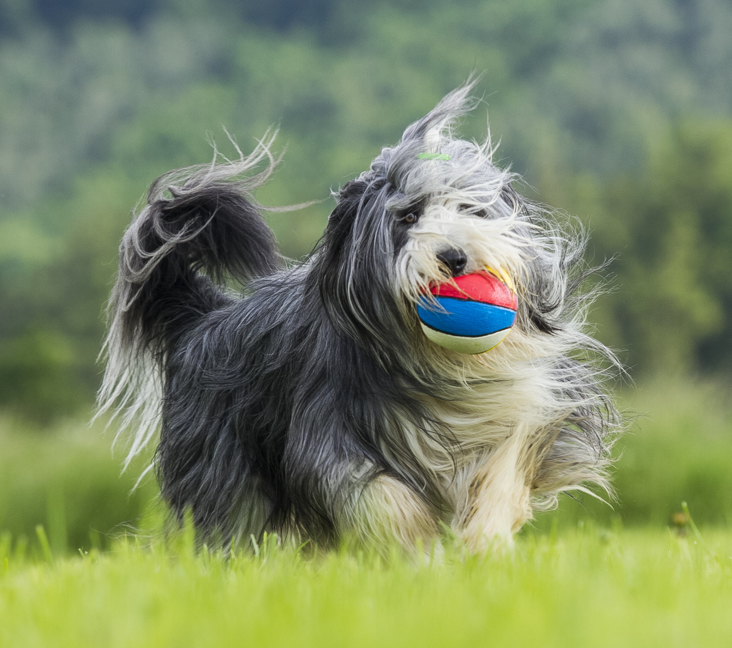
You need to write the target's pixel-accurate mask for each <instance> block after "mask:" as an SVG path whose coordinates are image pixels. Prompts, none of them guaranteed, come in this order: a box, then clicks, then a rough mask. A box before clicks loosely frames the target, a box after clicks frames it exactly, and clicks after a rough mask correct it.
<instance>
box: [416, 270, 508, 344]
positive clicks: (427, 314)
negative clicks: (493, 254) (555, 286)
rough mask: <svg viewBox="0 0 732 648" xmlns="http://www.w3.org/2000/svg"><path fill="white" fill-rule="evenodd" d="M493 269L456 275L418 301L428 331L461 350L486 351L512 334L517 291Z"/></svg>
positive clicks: (433, 337)
mask: <svg viewBox="0 0 732 648" xmlns="http://www.w3.org/2000/svg"><path fill="white" fill-rule="evenodd" d="M497 274H498V273H494V272H492V271H482V272H475V273H472V274H467V275H461V276H459V277H454V278H452V279H451V280H450V281H447V282H445V283H441V284H437V285H435V286H432V287H431V289H430V292H431V293H432V294H431V296H430V297H427V296H425V297H423V298H422V299H420V301H419V302H418V304H417V315H418V316H419V320H420V324H421V325H422V330H423V331H424V334H425V335H426V336H427V337H428V338H429V339H430V340H431V341H432V342H434V343H435V344H439V345H440V346H442V347H445V348H446V349H450V350H451V351H457V352H458V353H471V354H477V353H485V352H486V351H490V350H491V349H493V348H494V347H496V346H497V345H498V344H500V343H501V342H502V341H503V339H504V338H505V337H506V336H507V335H508V333H509V331H510V330H511V327H512V326H513V325H514V322H515V321H516V310H517V308H518V299H517V298H516V293H515V292H514V291H513V290H512V289H511V288H509V286H508V285H506V283H505V282H504V281H502V280H501V279H499V278H498V276H497Z"/></svg>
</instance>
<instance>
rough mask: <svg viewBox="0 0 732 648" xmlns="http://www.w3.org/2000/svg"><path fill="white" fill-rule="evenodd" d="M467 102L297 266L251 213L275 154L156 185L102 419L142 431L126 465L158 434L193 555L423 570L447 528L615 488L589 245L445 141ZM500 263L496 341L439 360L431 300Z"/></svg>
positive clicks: (129, 262) (460, 93) (121, 287)
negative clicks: (329, 554) (235, 544)
mask: <svg viewBox="0 0 732 648" xmlns="http://www.w3.org/2000/svg"><path fill="white" fill-rule="evenodd" d="M471 88H472V85H471V84H468V85H466V86H463V87H461V88H459V89H458V90H456V91H454V92H452V93H451V94H449V95H448V96H447V97H445V98H444V99H443V100H442V101H441V102H440V104H439V105H438V106H437V107H436V108H435V109H434V110H433V111H431V112H430V113H429V114H428V115H427V116H426V117H424V118H423V119H421V120H420V121H418V122H416V123H415V124H413V125H411V126H410V127H409V128H407V130H406V131H405V133H404V136H403V137H402V140H401V141H400V142H399V143H398V144H397V145H396V146H394V147H392V148H384V149H383V150H382V151H381V153H380V154H379V155H378V156H377V157H376V159H375V160H374V161H373V163H372V164H371V167H370V169H369V170H368V171H366V172H364V173H363V174H361V176H359V177H358V178H357V179H355V180H353V181H351V182H348V183H347V184H346V185H345V186H344V187H343V188H342V189H341V190H340V191H339V192H338V193H337V194H336V200H337V205H336V207H335V209H334V210H333V212H332V214H331V215H330V217H329V220H328V224H327V227H326V230H325V234H324V236H323V238H322V239H321V241H320V242H319V244H318V245H317V247H316V249H315V250H314V251H313V253H312V254H311V255H310V257H309V258H308V259H307V260H306V261H305V262H304V263H302V264H299V265H290V266H289V267H286V266H285V264H284V263H283V259H282V258H281V257H280V255H279V254H278V252H277V248H276V244H275V241H274V237H273V235H272V233H271V231H270V229H269V228H268V227H267V225H266V224H265V222H264V220H263V219H262V216H261V215H260V214H261V212H262V211H263V208H262V207H261V206H259V205H258V204H257V203H256V201H255V200H254V199H253V197H252V191H253V190H254V189H255V188H256V187H258V186H259V185H261V184H262V183H263V182H264V181H266V179H267V178H268V177H269V176H270V175H271V173H272V171H273V168H274V166H275V163H276V160H275V159H274V157H273V156H272V154H271V153H270V148H271V145H272V138H269V139H268V140H265V141H264V142H263V143H261V144H260V146H259V147H258V148H257V149H256V150H255V151H254V153H253V154H252V155H250V156H249V157H244V156H241V158H240V159H239V160H236V161H234V162H229V161H226V162H225V163H223V164H218V163H215V162H214V163H213V164H212V165H210V166H206V167H192V168H189V169H184V170H180V171H174V172H172V173H169V174H166V175H164V176H162V177H161V178H159V179H158V180H157V181H156V182H155V183H154V184H153V186H152V187H151V189H150V192H149V194H148V200H147V206H146V207H145V208H144V209H143V210H142V211H141V212H140V213H139V215H138V216H137V217H136V218H135V220H134V222H133V224H132V225H131V227H130V228H129V230H128V231H127V233H126V234H125V236H124V239H123V241H122V244H121V248H120V267H119V275H118V279H117V283H116V285H115V287H114V290H113V293H112V298H111V301H110V311H109V312H110V320H111V323H110V328H109V335H108V338H107V341H106V353H107V356H108V362H107V371H106V375H105V380H104V384H103V387H102V390H101V393H100V410H101V411H107V410H117V411H119V412H121V413H122V417H123V418H122V427H123V428H132V429H133V430H134V434H133V437H132V443H131V451H130V457H132V456H134V455H135V454H137V453H139V452H140V451H141V450H142V448H144V447H145V446H146V445H148V444H149V443H151V442H152V440H153V438H154V437H155V435H156V432H157V430H158V428H159V429H160V439H159V444H158V447H157V452H156V454H155V464H154V465H155V469H156V472H157V476H158V479H159V481H160V485H161V492H162V497H163V499H164V500H165V501H166V502H167V503H168V504H169V505H170V507H171V510H172V511H173V513H174V515H175V516H177V518H178V519H180V517H181V516H182V515H183V513H184V511H186V510H187V509H190V510H191V511H192V515H193V519H194V523H195V525H196V528H197V529H198V531H199V533H200V536H201V538H202V539H205V540H207V541H214V540H216V541H221V542H225V543H230V542H232V541H238V540H239V539H243V540H244V541H248V539H249V538H250V537H251V536H254V538H257V537H259V536H260V535H261V534H262V533H263V532H264V531H270V532H273V531H274V532H277V533H279V534H282V535H285V536H293V537H297V538H303V537H307V538H311V539H313V540H315V541H317V542H319V543H323V544H330V543H334V542H337V541H339V540H341V539H342V538H344V537H355V538H356V539H358V540H359V541H361V542H363V543H371V544H373V545H375V546H377V547H378V548H380V549H381V550H384V551H386V548H387V547H388V546H389V543H391V542H393V541H397V542H398V543H400V544H401V545H402V546H403V547H404V548H405V549H406V550H408V551H413V550H414V549H415V547H417V546H418V541H419V540H420V539H421V540H423V541H425V542H427V543H429V542H439V535H440V528H441V526H442V523H444V524H447V525H449V526H451V527H452V528H453V530H454V532H455V533H456V534H457V535H458V536H459V537H461V538H462V539H463V540H464V541H465V543H466V546H467V547H468V548H469V549H470V550H473V551H478V550H481V549H483V548H485V547H486V546H488V544H489V543H490V542H491V541H492V540H493V539H504V540H506V541H508V542H510V538H511V536H512V534H513V533H514V532H515V531H517V530H518V529H519V528H520V527H521V525H522V524H523V523H524V522H525V521H526V520H528V519H530V518H531V516H532V511H533V510H537V509H548V508H552V507H553V506H555V505H556V503H557V497H558V494H559V493H561V492H566V491H572V490H587V487H588V485H592V484H595V485H597V486H599V487H600V488H602V489H605V490H609V484H608V481H607V474H606V471H607V467H608V462H609V453H608V450H609V445H610V442H611V440H612V438H613V437H614V434H615V433H616V432H617V431H618V430H619V427H620V420H619V417H618V415H617V413H616V410H615V409H614V407H613V405H612V401H611V399H610V397H609V396H608V394H607V391H606V388H605V386H604V384H605V382H606V379H607V367H609V366H612V365H613V364H615V359H614V357H613V355H612V353H611V352H610V351H608V350H607V349H606V348H605V347H603V346H602V345H601V344H600V343H599V342H597V341H595V340H594V339H592V338H591V337H590V336H589V335H588V334H587V333H586V332H585V329H586V324H585V318H586V313H587V308H588V305H589V304H590V302H591V299H592V295H591V294H587V293H585V294H583V293H582V292H581V291H580V286H581V284H582V283H583V280H584V279H585V277H586V274H587V269H586V268H585V267H584V263H583V261H582V256H583V248H584V245H585V237H584V235H583V234H582V232H581V231H578V232H576V231H573V229H572V228H571V227H568V223H567V222H566V221H567V219H565V218H561V217H559V216H557V215H555V214H553V213H552V212H551V211H550V210H548V209H546V208H544V207H541V206H540V205H538V204H535V203H532V202H530V201H528V200H526V199H524V198H522V197H521V196H520V195H519V194H518V192H517V191H516V189H515V188H514V185H515V184H516V178H515V177H514V176H513V175H512V174H511V173H510V172H508V171H504V170H500V169H498V168H497V167H496V166H495V165H494V163H493V155H494V149H493V146H492V144H491V141H490V137H489V138H488V139H487V141H486V142H484V143H482V144H479V143H475V142H469V141H465V140H461V139H458V138H457V137H455V136H454V135H453V127H454V125H455V124H456V121H457V120H458V119H459V118H460V117H461V116H462V115H464V114H465V113H466V112H467V111H468V110H471V109H472V108H474V107H475V102H474V101H472V100H471V99H470V97H469V93H470V90H471ZM263 162H266V166H265V168H264V170H262V171H259V173H255V171H256V170H257V169H258V168H260V167H261V166H262V163H263ZM486 266H488V267H490V268H500V269H501V271H502V272H503V273H504V274H505V275H506V277H508V278H509V280H510V282H511V284H512V285H513V286H514V289H515V291H516V294H517V296H518V304H519V307H518V313H517V320H516V325H515V326H514V328H513V329H512V330H511V332H510V334H509V335H508V337H507V338H506V340H505V341H504V342H503V344H501V345H500V346H499V347H497V348H495V349H493V350H491V351H489V352H487V353H484V354H482V355H464V354H459V353H455V352H453V351H450V350H448V349H446V348H443V347H441V346H438V345H436V344H434V343H433V342H431V341H430V340H428V339H427V338H426V337H425V336H424V334H423V333H422V331H421V329H420V325H419V320H418V317H417V313H416V305H417V302H418V301H419V300H420V299H424V296H425V294H428V292H429V287H430V286H431V285H433V284H435V283H440V282H444V281H445V280H446V276H447V277H450V276H459V275H461V274H468V273H472V272H478V271H481V270H484V269H485V268H486ZM232 278H233V279H235V280H237V281H239V282H240V283H241V284H242V285H243V286H244V292H243V294H241V295H235V294H233V293H231V292H230V291H229V290H227V289H226V288H225V284H226V281H227V280H230V279H232Z"/></svg>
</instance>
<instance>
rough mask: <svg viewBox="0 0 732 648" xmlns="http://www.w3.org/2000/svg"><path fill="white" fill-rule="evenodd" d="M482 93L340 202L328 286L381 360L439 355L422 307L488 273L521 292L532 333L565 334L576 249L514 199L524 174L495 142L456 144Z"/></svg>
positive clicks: (341, 324)
mask: <svg viewBox="0 0 732 648" xmlns="http://www.w3.org/2000/svg"><path fill="white" fill-rule="evenodd" d="M471 89H472V85H470V84H469V85H466V86H463V87H461V88H459V89H457V90H455V91H453V92H452V93H450V94H449V95H447V96H446V97H445V98H444V99H443V100H442V101H441V102H440V103H439V104H438V105H437V107H436V108H435V109H434V110H432V111H431V112H430V113H429V114H427V115H426V116H425V117H424V118H422V119H421V120H419V121H418V122H415V123H414V124H412V125H410V126H409V127H408V128H407V129H406V131H405V132H404V135H403V136H402V139H401V141H400V142H399V143H398V144H397V145H396V146H394V147H390V148H384V149H383V150H382V151H381V153H380V154H379V155H378V156H377V157H376V159H375V160H374V161H373V162H372V164H371V167H370V169H369V170H368V171H366V172H364V173H363V174H361V176H359V177H358V178H357V179H355V180H353V181H351V182H349V183H347V184H346V185H345V186H344V187H343V188H342V189H341V190H340V191H339V192H338V193H337V194H336V199H337V200H338V204H337V206H336V208H335V210H334V211H333V213H332V214H331V216H330V218H329V222H328V226H327V229H326V233H325V235H324V237H323V240H322V241H321V244H320V246H319V248H318V251H317V253H316V257H315V267H316V268H317V272H316V276H317V280H318V282H319V287H320V291H321V295H322V298H323V301H324V303H325V304H326V307H327V309H328V312H329V314H330V316H331V319H332V320H333V321H334V322H335V323H336V326H337V327H338V328H339V329H341V330H342V331H343V332H345V333H346V334H348V335H350V336H352V337H354V338H356V339H358V340H359V342H360V343H361V344H362V345H364V346H368V347H370V348H371V349H373V350H374V351H375V352H376V353H379V350H386V351H387V352H389V351H393V350H394V347H395V345H397V346H401V347H402V348H401V351H403V352H410V351H413V349H414V347H415V342H418V343H419V344H420V345H423V344H426V345H427V346H425V347H423V348H427V349H429V348H430V346H429V345H430V344H431V343H427V342H426V341H424V340H423V339H422V338H423V335H422V333H421V330H420V327H419V325H418V320H417V315H416V310H417V309H416V305H417V303H418V301H419V300H420V299H423V298H424V295H425V293H426V292H427V291H428V290H429V287H430V286H431V285H434V284H436V283H442V282H444V281H446V279H449V278H451V277H456V276H459V275H463V274H469V273H473V272H478V271H482V270H485V268H486V267H489V268H497V269H500V271H501V272H502V273H505V275H508V276H509V277H510V281H511V282H512V284H513V285H514V286H515V287H516V290H517V292H518V294H519V304H520V307H519V313H518V319H517V328H518V329H519V330H521V331H522V332H523V333H524V334H527V335H529V336H531V335H533V334H536V335H538V334H540V333H551V332H553V331H554V330H556V329H557V328H558V327H559V326H560V323H559V317H558V316H559V312H558V311H560V310H561V304H562V301H563V299H564V295H565V288H566V284H567V279H566V272H565V270H566V265H567V261H568V257H571V256H572V255H571V253H569V254H568V249H569V247H570V246H569V245H568V242H567V241H566V240H565V239H564V238H563V237H560V236H558V235H557V234H556V233H555V232H554V231H553V230H552V229H551V227H549V226H548V224H547V223H548V221H547V219H546V218H545V212H544V210H543V209H541V208H540V207H538V206H537V205H535V204H533V203H530V202H529V201H526V200H525V199H523V198H522V197H521V196H519V194H518V193H517V192H516V191H515V189H514V188H513V186H512V183H513V182H514V181H515V179H516V178H515V176H514V174H512V173H511V172H509V171H507V170H502V169H500V168H498V167H497V166H496V165H495V164H494V163H493V153H494V148H493V146H492V144H491V140H490V136H488V138H487V139H486V141H485V142H483V143H482V144H481V143H476V142H472V141H466V140H461V139H458V138H456V137H454V135H453V127H454V126H455V123H456V121H457V120H458V119H459V118H460V117H461V116H463V115H464V114H465V113H466V112H468V111H469V110H471V109H472V108H473V107H474V106H475V104H476V103H477V102H475V101H474V100H471V98H470V97H469V93H470V90H471Z"/></svg>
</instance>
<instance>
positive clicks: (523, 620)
mask: <svg viewBox="0 0 732 648" xmlns="http://www.w3.org/2000/svg"><path fill="white" fill-rule="evenodd" d="M2 551H4V552H5V555H4V556H3V555H2V553H1V552H2ZM8 554H9V555H8ZM0 556H2V558H1V560H2V561H3V562H4V567H3V569H2V571H0V645H1V646H22V647H24V648H27V647H33V646H44V647H47V646H64V647H65V646H68V647H73V648H81V647H85V646H89V647H92V646H93V647H95V648H96V647H99V646H104V647H109V648H111V647H116V646H119V647H127V646H135V647H138V648H143V647H146V646H150V647H154V648H162V647H168V646H170V647H171V648H172V647H182V646H197V647H198V646H216V647H222V646H227V647H228V646H257V647H259V646H318V647H319V648H324V647H326V646H338V647H341V646H355V647H359V646H364V647H366V646H369V647H371V646H381V647H385V646H399V647H403V646H496V647H497V646H512V647H522V646H530V647H532V648H533V647H536V646H542V647H554V646H556V647H557V648H569V647H572V646H581V647H583V648H584V647H588V646H592V647H602V646H623V647H625V646H643V647H646V648H647V647H649V646H663V647H664V648H668V647H670V646H679V647H681V646H684V647H686V646H729V645H732V615H730V613H729V612H730V610H732V534H731V533H729V532H727V533H723V532H714V533H709V534H708V535H706V537H704V539H703V542H700V541H699V540H697V539H696V538H695V537H694V536H693V534H690V535H687V536H686V537H679V536H677V535H676V534H674V533H672V532H669V531H648V530H626V531H620V532H617V533H612V532H607V531H597V530H594V531H593V530H590V529H584V530H582V531H573V532H567V533H563V534H560V535H558V536H552V535H545V536H533V537H524V538H521V539H520V540H519V542H518V545H517V547H516V549H515V550H514V551H513V552H512V553H509V554H505V553H502V554H500V553H499V554H497V555H490V556H485V557H483V558H475V557H471V558H466V559H462V558H461V557H460V555H459V553H457V552H449V553H448V556H447V558H446V560H445V561H444V562H443V563H442V564H439V565H438V564H423V565H413V564H409V563H406V562H404V561H403V560H400V559H398V558H395V559H394V560H393V561H392V562H391V563H390V564H389V565H385V564H383V563H382V562H381V561H379V560H378V559H377V558H374V557H368V556H354V555H349V554H346V553H338V552H333V553H331V554H328V555H324V556H317V557H314V558H313V557H310V558H304V557H302V556H300V555H299V554H298V553H297V552H296V551H294V550H281V551H278V550H277V549H276V548H275V547H274V546H271V547H270V548H269V550H266V549H262V550H261V551H260V555H259V556H234V557H233V558H232V559H230V560H228V561H227V560H226V559H224V558H222V557H221V556H220V555H208V554H206V553H205V552H204V553H203V554H199V555H194V554H193V552H192V551H191V550H190V549H188V548H186V547H182V548H181V547H178V548H177V549H173V550H171V549H167V550H166V549H164V548H163V547H162V546H161V545H157V544H154V545H153V546H148V547H147V548H140V547H139V546H136V545H135V544H134V543H125V542H119V543H118V544H116V546H115V547H114V549H113V551H112V552H111V553H106V554H105V553H100V552H96V551H93V552H91V553H89V554H85V555H84V556H83V557H82V556H77V557H75V558H64V559H61V560H58V561H57V562H51V563H44V562H40V563H39V562H31V563H26V562H24V561H23V559H21V558H18V557H15V556H14V555H13V554H12V552H10V551H9V550H8V543H7V542H6V543H5V545H4V549H0Z"/></svg>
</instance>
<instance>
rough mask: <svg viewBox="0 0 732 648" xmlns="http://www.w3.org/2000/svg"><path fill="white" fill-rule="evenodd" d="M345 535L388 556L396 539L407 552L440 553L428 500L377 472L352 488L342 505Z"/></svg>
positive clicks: (414, 554)
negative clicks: (372, 477) (369, 479)
mask: <svg viewBox="0 0 732 648" xmlns="http://www.w3.org/2000/svg"><path fill="white" fill-rule="evenodd" d="M344 509H345V510H344V522H345V524H344V528H343V529H342V531H343V532H344V533H345V535H348V536H351V537H353V538H354V539H355V540H356V541H357V542H358V543H359V544H362V545H364V546H367V547H368V546H373V547H375V548H376V549H377V550H378V551H379V553H381V554H382V555H386V556H388V554H389V551H390V550H391V549H392V548H393V547H394V544H395V541H396V543H398V546H400V547H401V548H402V549H403V550H404V551H406V552H407V553H408V554H410V555H413V556H415V557H416V556H417V554H418V553H419V552H420V544H421V551H424V553H425V554H427V555H430V554H432V555H439V554H441V551H442V547H441V545H440V543H439V539H438V528H437V522H436V518H435V516H434V514H433V513H432V512H431V511H430V509H429V507H428V506H427V504H426V503H425V502H424V501H423V500H422V499H421V498H420V497H419V496H418V495H417V494H416V493H415V492H414V491H413V490H412V489H411V488H410V487H409V486H407V485H406V484H404V483H403V482H401V481H399V480H398V479H395V478H394V477H391V476H389V475H384V474H382V475H379V476H378V477H376V478H375V479H373V480H371V481H370V482H368V483H367V484H366V486H360V487H358V488H355V489H354V490H353V492H352V493H351V495H350V496H349V498H348V501H347V502H346V503H345V506H344Z"/></svg>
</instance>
